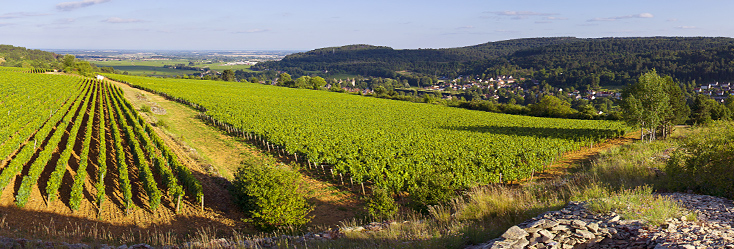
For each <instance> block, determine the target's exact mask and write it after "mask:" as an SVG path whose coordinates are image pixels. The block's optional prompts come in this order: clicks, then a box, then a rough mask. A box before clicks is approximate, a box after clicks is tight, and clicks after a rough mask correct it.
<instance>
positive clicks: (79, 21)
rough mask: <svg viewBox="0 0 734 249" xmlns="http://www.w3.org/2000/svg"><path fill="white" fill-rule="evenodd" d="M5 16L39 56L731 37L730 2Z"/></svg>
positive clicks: (314, 5)
mask: <svg viewBox="0 0 734 249" xmlns="http://www.w3.org/2000/svg"><path fill="white" fill-rule="evenodd" d="M0 6H2V7H0V44H10V45H15V46H23V47H28V48H39V49H97V50H98V49H153V50H158V49H171V50H179V49H183V50H310V49H315V48H321V47H329V46H341V45H348V44H372V45H381V46H390V47H393V48H399V49H403V48H410V49H415V48H448V47H461V46H469V45H476V44H480V43H485V42H490V41H499V40H507V39H515V38H529V37H550V36H575V37H612V36H613V37H629V36H724V37H733V36H734V13H732V10H733V9H734V1H729V0H696V1H693V0H685V1H683V0H681V1H676V0H667V1H663V0H635V1H629V0H617V1H588V0H585V1H559V0H556V1H551V0H516V1H494V0H478V1H474V0H454V1H433V0H423V1H415V0H390V1H385V0H372V1H349V0H346V1H345V0H341V1H336V0H317V1H304V0H301V1H298V0H270V1H263V0H258V1H253V0H243V1H218V0H210V1H189V0H178V1H171V0H145V1H143V0H79V1H74V0H71V1H68V0H26V1H20V0H0Z"/></svg>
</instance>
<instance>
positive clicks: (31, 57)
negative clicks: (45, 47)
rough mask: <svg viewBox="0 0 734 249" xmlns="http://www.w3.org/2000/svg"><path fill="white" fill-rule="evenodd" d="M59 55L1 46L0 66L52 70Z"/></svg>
mask: <svg viewBox="0 0 734 249" xmlns="http://www.w3.org/2000/svg"><path fill="white" fill-rule="evenodd" d="M58 58H59V55H57V54H55V53H51V52H46V51H42V50H37V49H26V48H24V47H15V46H11V45H0V66H6V67H34V68H52V67H54V66H56V65H54V64H58Z"/></svg>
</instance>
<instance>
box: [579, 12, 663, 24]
mask: <svg viewBox="0 0 734 249" xmlns="http://www.w3.org/2000/svg"><path fill="white" fill-rule="evenodd" d="M653 17H654V16H653V15H652V14H650V13H641V14H635V15H626V16H615V17H597V18H594V19H589V20H586V21H587V22H611V21H617V20H622V19H630V18H653Z"/></svg>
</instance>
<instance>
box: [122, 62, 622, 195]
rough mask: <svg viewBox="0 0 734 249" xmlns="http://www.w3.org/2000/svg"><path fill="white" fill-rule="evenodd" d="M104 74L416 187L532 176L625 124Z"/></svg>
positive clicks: (304, 152)
mask: <svg viewBox="0 0 734 249" xmlns="http://www.w3.org/2000/svg"><path fill="white" fill-rule="evenodd" d="M108 76H109V77H110V78H113V79H116V80H120V81H124V82H127V83H129V84H132V85H134V86H136V87H138V88H142V89H148V90H150V91H154V92H159V93H162V94H165V95H167V96H168V97H169V98H172V99H176V100H178V101H181V102H184V103H187V104H189V105H191V106H193V107H195V108H198V109H200V110H202V111H205V112H203V116H202V118H204V119H209V120H211V121H212V122H213V123H215V124H218V125H220V126H221V127H224V128H225V129H227V130H228V131H230V133H232V134H236V135H237V136H241V137H245V138H247V139H249V140H251V141H258V142H259V143H262V144H263V145H264V146H266V148H267V150H273V151H277V152H278V153H284V154H288V155H290V157H291V158H293V159H294V160H302V161H304V165H307V166H308V167H309V168H311V167H320V170H321V171H325V172H327V174H331V175H332V176H334V178H335V179H338V181H341V182H347V181H349V182H354V183H369V184H372V185H375V186H378V187H384V188H389V189H392V190H395V191H408V192H411V193H415V192H416V191H421V189H434V188H442V187H444V188H448V189H456V188H464V187H471V186H475V185H477V184H487V183H493V182H510V181H515V180H520V179H524V178H528V177H531V176H532V175H533V174H534V173H535V172H541V171H543V170H544V169H545V167H546V165H548V164H551V163H552V162H553V161H554V160H555V159H556V158H557V157H558V156H560V155H562V154H563V153H565V152H568V151H573V150H578V149H579V148H581V147H583V146H593V144H594V143H597V142H599V141H601V140H603V139H606V138H611V137H616V136H619V135H622V134H623V133H624V132H625V129H626V127H625V126H624V125H623V124H622V123H619V122H610V121H590V120H565V119H548V118H536V117H525V116H513V115H505V114H495V113H487V112H479V111H470V110H463V109H458V108H450V107H443V106H434V105H427V104H418V103H408V102H398V101H391V100H384V99H375V98H365V97H361V96H353V95H348V94H339V93H330V92H324V91H313V90H303V89H290V88H281V87H273V86H266V85H259V84H249V83H244V84H243V83H230V82H214V81H200V80H193V81H192V80H174V79H154V78H142V77H133V76H122V75H108ZM204 92H206V93H207V94H202V93H204Z"/></svg>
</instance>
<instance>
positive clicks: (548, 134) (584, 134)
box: [441, 125, 624, 140]
mask: <svg viewBox="0 0 734 249" xmlns="http://www.w3.org/2000/svg"><path fill="white" fill-rule="evenodd" d="M441 128H442V129H446V130H456V131H470V132H478V133H490V134H497V135H507V136H526V137H545V138H559V139H571V140H574V139H579V138H586V139H600V138H601V139H604V138H613V137H618V136H622V135H624V130H610V129H591V128H555V127H526V126H496V125H477V126H445V127H441Z"/></svg>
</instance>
